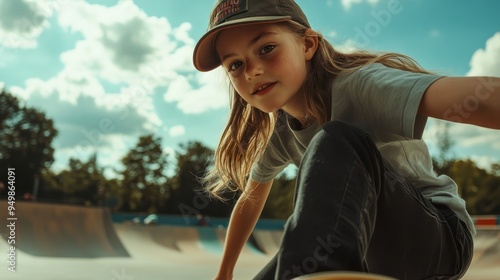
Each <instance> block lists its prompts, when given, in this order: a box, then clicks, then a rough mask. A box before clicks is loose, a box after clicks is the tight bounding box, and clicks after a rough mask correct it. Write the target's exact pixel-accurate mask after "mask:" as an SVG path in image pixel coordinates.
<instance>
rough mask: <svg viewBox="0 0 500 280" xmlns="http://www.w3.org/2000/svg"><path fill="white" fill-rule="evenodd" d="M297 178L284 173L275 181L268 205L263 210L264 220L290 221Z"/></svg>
mask: <svg viewBox="0 0 500 280" xmlns="http://www.w3.org/2000/svg"><path fill="white" fill-rule="evenodd" d="M295 177H296V176H292V177H288V176H287V175H286V174H285V173H282V174H281V175H279V176H278V177H276V179H274V181H273V186H272V188H271V192H270V193H269V197H268V199H267V201H266V205H265V206H264V210H262V218H267V219H282V220H285V219H288V217H289V216H290V215H291V214H292V212H293V197H294V194H295V182H296V178H295Z"/></svg>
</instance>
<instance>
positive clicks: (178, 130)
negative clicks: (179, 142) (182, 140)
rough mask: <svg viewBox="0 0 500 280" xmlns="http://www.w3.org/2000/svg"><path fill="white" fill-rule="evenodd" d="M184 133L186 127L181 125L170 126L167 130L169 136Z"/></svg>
mask: <svg viewBox="0 0 500 280" xmlns="http://www.w3.org/2000/svg"><path fill="white" fill-rule="evenodd" d="M185 133H186V129H185V128H184V126H182V125H176V126H172V127H171V128H170V130H169V134H170V136H171V137H178V136H182V135H184V134H185Z"/></svg>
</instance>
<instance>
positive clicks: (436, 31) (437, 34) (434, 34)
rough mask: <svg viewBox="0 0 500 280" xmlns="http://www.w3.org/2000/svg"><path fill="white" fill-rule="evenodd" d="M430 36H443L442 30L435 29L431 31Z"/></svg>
mask: <svg viewBox="0 0 500 280" xmlns="http://www.w3.org/2000/svg"><path fill="white" fill-rule="evenodd" d="M429 36H430V37H431V38H438V37H439V36H441V31H439V30H437V29H433V30H431V31H430V32H429Z"/></svg>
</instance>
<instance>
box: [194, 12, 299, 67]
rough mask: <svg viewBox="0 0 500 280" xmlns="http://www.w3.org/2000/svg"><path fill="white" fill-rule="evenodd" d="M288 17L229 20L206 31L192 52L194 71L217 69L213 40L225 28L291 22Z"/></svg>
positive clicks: (217, 61)
mask: <svg viewBox="0 0 500 280" xmlns="http://www.w3.org/2000/svg"><path fill="white" fill-rule="evenodd" d="M291 19H292V17H290V16H266V17H249V18H242V19H236V20H231V21H228V22H225V23H222V24H219V25H218V26H217V27H215V28H213V29H211V30H210V31H208V32H207V33H206V34H205V35H203V37H201V38H200V40H199V41H198V43H197V44H196V47H195V48H194V52H193V64H194V67H196V69H198V70H199V71H202V72H207V71H210V70H213V69H215V68H217V67H218V66H219V65H220V59H219V57H218V56H217V53H216V52H215V39H216V38H217V34H218V33H219V32H220V31H222V30H224V29H227V28H230V27H234V26H235V25H248V24H257V23H274V22H281V21H287V20H291Z"/></svg>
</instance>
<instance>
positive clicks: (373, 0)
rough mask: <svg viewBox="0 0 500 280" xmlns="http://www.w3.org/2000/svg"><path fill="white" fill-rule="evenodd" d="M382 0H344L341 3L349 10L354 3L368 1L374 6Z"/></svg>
mask: <svg viewBox="0 0 500 280" xmlns="http://www.w3.org/2000/svg"><path fill="white" fill-rule="evenodd" d="M379 1H380V0H342V1H340V3H341V4H342V7H343V8H344V10H346V11H348V10H350V9H351V7H352V6H353V5H357V4H361V3H363V2H368V3H370V4H371V5H372V6H374V5H376V4H377V3H378V2H379Z"/></svg>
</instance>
